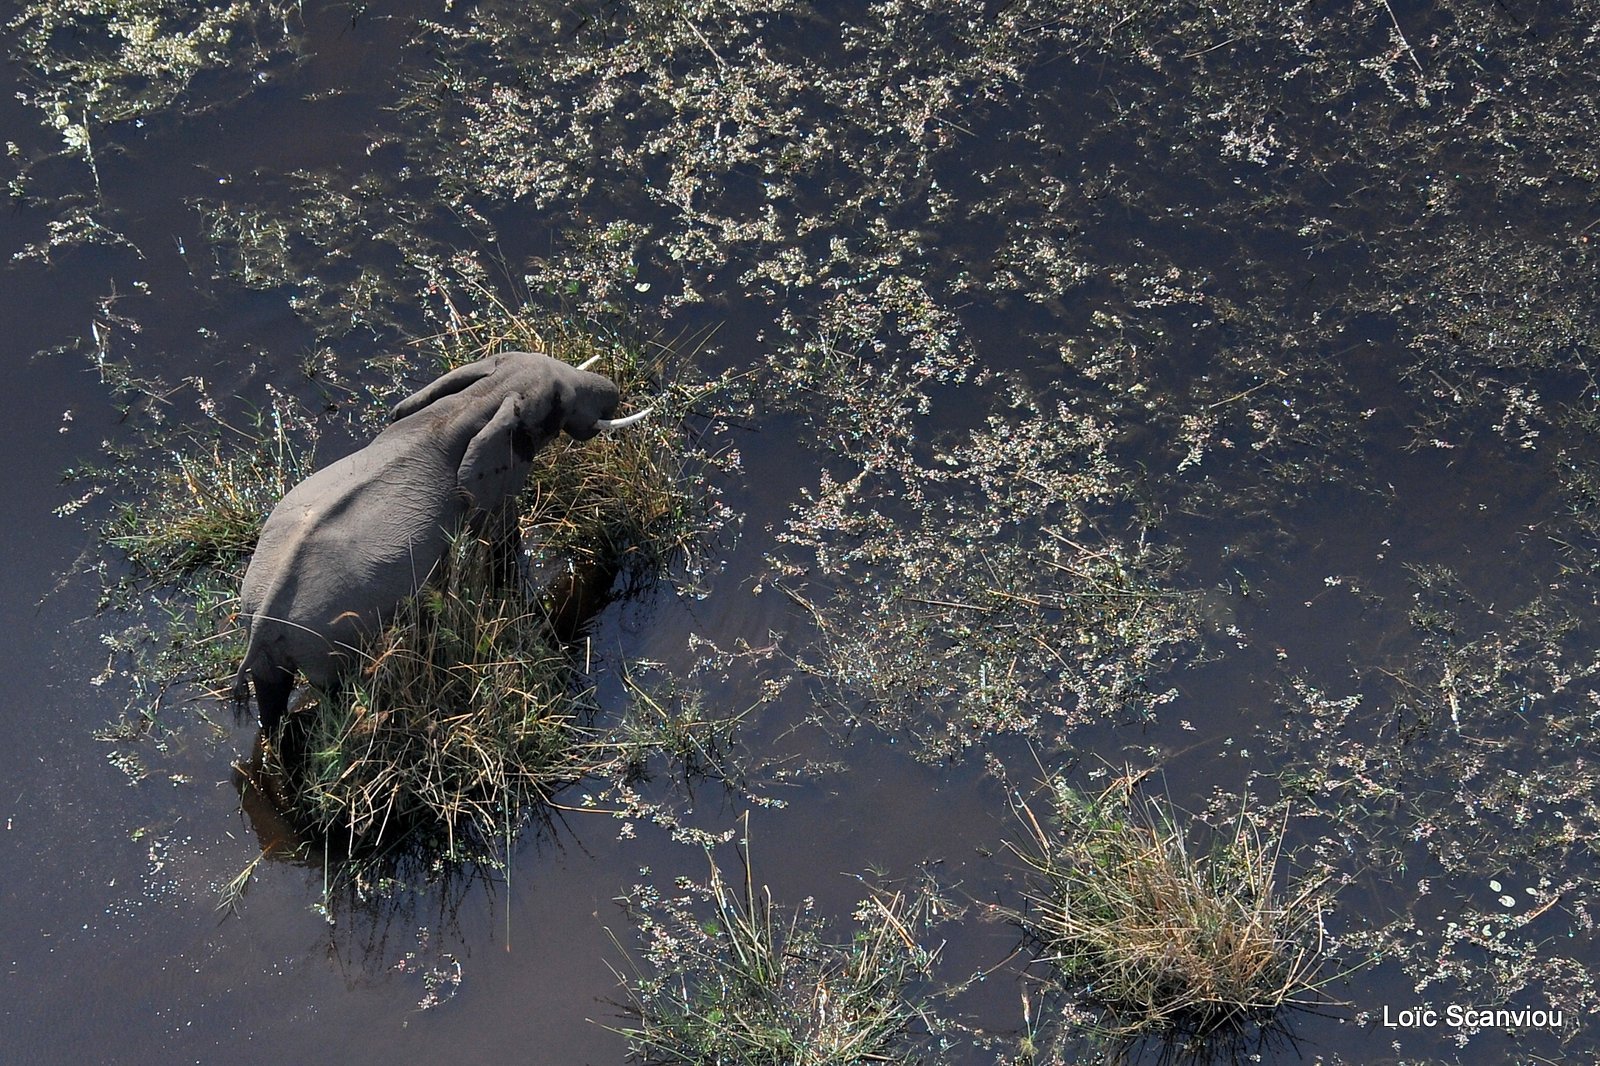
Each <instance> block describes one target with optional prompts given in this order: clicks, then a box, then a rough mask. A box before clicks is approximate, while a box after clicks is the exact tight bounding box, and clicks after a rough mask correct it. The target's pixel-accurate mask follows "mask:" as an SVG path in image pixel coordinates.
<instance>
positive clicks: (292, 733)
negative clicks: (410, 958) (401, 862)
mask: <svg viewBox="0 0 1600 1066" xmlns="http://www.w3.org/2000/svg"><path fill="white" fill-rule="evenodd" d="M488 557H489V552H488V550H487V548H486V546H485V545H484V544H483V543H482V542H481V541H478V540H475V539H473V538H470V537H462V538H459V539H458V541H457V542H456V544H455V545H454V547H453V549H452V550H451V552H450V553H449V554H448V555H447V557H446V559H445V561H444V564H443V567H442V569H443V572H442V574H440V575H438V576H437V577H436V579H435V581H434V582H432V583H430V585H429V586H428V587H427V588H425V589H424V590H423V591H422V592H420V593H419V594H418V595H417V596H415V597H412V598H410V599H408V600H406V601H405V602H404V603H403V604H402V605H401V608H400V610H399V611H398V612H397V613H396V615H395V616H394V617H393V619H391V620H390V622H389V624H388V626H387V627H386V628H385V629H384V630H383V632H382V633H381V634H379V635H378V637H377V639H376V640H374V641H372V642H371V643H369V645H368V646H367V648H366V649H365V651H364V656H363V663H362V666H361V668H360V670H359V672H356V673H355V676H354V677H353V678H352V679H351V680H350V682H349V683H347V684H346V685H344V686H342V687H341V688H340V689H338V690H337V691H335V692H332V693H322V694H319V695H320V698H319V699H318V700H317V701H316V705H315V707H308V708H303V709H302V711H301V712H300V713H298V714H297V715H295V716H294V717H293V718H292V719H291V721H290V722H289V723H288V724H287V725H286V727H285V728H286V733H285V736H284V742H283V743H282V744H280V745H279V746H277V747H275V748H272V749H271V750H270V751H269V754H268V757H269V758H270V759H271V760H273V762H272V765H271V767H270V769H271V770H272V771H274V773H275V775H276V776H277V778H278V780H279V781H280V782H281V785H280V787H282V788H283V791H284V795H283V797H282V798H283V799H284V801H285V802H286V805H287V806H288V808H289V813H290V814H291V816H292V817H293V819H294V821H296V822H297V823H298V824H299V825H300V826H301V827H302V828H304V829H305V830H307V831H309V832H311V833H313V834H315V835H317V836H319V837H327V838H336V839H341V840H343V841H346V842H348V844H349V845H350V846H351V847H352V849H360V848H362V847H364V846H365V845H370V844H376V843H379V842H380V841H383V840H388V839H394V838H396V837H399V836H404V835H406V834H408V833H412V832H417V831H421V832H423V833H425V834H432V833H437V834H440V835H442V837H443V839H442V841H440V843H441V844H442V845H443V846H442V851H443V853H444V854H446V855H451V856H456V855H459V854H460V849H458V847H457V844H458V841H465V842H466V843H468V844H469V845H473V846H477V845H481V844H484V843H486V842H488V841H493V840H495V839H496V838H497V837H499V836H503V835H504V834H505V833H506V832H507V831H508V819H510V820H511V821H512V822H513V823H514V822H515V820H516V819H517V817H518V816H517V813H516V812H518V811H520V810H522V809H525V808H526V807H528V806H529V805H531V804H533V803H536V802H539V801H542V800H545V799H548V797H549V796H550V794H551V793H552V792H553V791H554V790H555V789H556V788H558V787H560V786H561V785H563V784H565V783H567V782H569V781H571V780H573V779H574V778H576V777H578V776H580V775H581V774H583V773H584V772H586V771H588V770H590V769H592V768H593V767H591V766H590V765H588V764H587V763H586V762H585V758H586V757H587V756H588V755H589V753H590V752H589V747H588V746H587V745H586V744H585V743H584V741H585V738H586V735H587V734H586V731H585V729H584V719H585V717H586V714H585V708H586V701H585V698H584V695H583V693H582V691H581V690H580V686H579V684H578V681H579V679H578V675H577V671H576V668H575V667H574V665H573V664H572V662H571V660H570V658H569V657H568V656H567V655H566V654H565V653H564V652H563V651H562V649H561V648H560V647H559V645H558V644H557V643H556V642H555V640H554V638H553V637H552V635H551V633H550V627H549V624H548V618H547V616H546V614H545V611H544V610H543V608H542V607H541V606H539V605H538V604H537V603H534V602H532V601H530V600H529V599H528V598H527V597H525V596H524V595H523V593H522V591H521V590H520V589H515V588H512V589H504V588H500V587H498V586H497V583H496V581H495V580H494V577H493V575H492V574H491V572H490V571H491V566H490V561H489V558H488Z"/></svg>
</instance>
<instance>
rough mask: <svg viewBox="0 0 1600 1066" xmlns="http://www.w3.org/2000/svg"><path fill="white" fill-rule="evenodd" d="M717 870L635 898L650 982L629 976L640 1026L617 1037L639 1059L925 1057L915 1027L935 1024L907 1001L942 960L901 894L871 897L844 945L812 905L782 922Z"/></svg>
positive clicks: (839, 1065) (801, 1064)
mask: <svg viewBox="0 0 1600 1066" xmlns="http://www.w3.org/2000/svg"><path fill="white" fill-rule="evenodd" d="M745 859H746V861H745V870H744V878H743V883H742V884H740V885H738V886H733V885H729V884H728V883H727V881H726V880H724V879H723V876H722V873H721V871H720V870H719V869H718V868H717V865H716V862H715V861H714V860H713V861H712V862H711V873H710V878H709V881H708V882H707V883H706V884H704V885H694V884H686V885H684V886H683V887H684V888H685V889H686V894H685V895H683V896H680V897H677V898H674V899H663V898H661V897H660V896H659V895H658V894H657V893H656V892H655V891H654V890H653V889H649V888H640V889H636V891H635V894H634V895H633V896H632V897H630V898H629V900H628V902H629V903H630V904H631V905H632V907H633V909H634V913H635V917H636V920H637V921H638V923H639V935H640V939H641V940H642V941H643V944H644V956H645V960H646V962H647V964H648V966H649V969H650V971H651V972H649V973H648V974H646V973H644V972H642V971H641V970H640V969H639V967H638V966H637V965H635V966H634V969H633V975H632V978H631V979H627V978H625V979H624V984H625V986H626V988H627V992H628V997H629V1002H628V1004H627V1007H628V1010H629V1012H630V1013H631V1014H632V1016H633V1017H634V1018H635V1019H636V1022H637V1024H635V1025H633V1026H630V1027H627V1028H620V1029H618V1030H617V1031H618V1032H620V1033H621V1034H623V1035H624V1036H626V1037H627V1038H628V1041H629V1046H630V1050H631V1052H632V1054H633V1055H634V1056H635V1057H636V1058H638V1059H640V1060H641V1061H644V1062H650V1063H673V1064H681V1066H713V1064H722V1063H739V1064H740V1066H864V1064H867V1063H913V1062H919V1061H923V1058H924V1056H923V1055H922V1054H921V1052H920V1051H919V1048H918V1047H917V1041H916V1039H915V1037H916V1033H915V1030H916V1029H917V1028H919V1027H923V1028H925V1027H927V1025H928V1023H929V1019H928V1018H927V1016H926V1015H925V1014H924V1012H923V1009H922V1007H921V1005H920V1004H919V1003H918V1002H917V1001H916V1000H914V999H913V998H912V995H911V992H912V986H913V985H914V983H915V982H917V981H919V980H921V979H923V978H925V977H926V976H927V974H928V971H929V969H930V968H931V965H932V962H933V959H934V955H935V953H933V952H929V951H927V950H925V949H923V948H922V947H921V946H920V945H918V943H917V942H916V940H915V938H914V937H913V936H912V934H911V927H912V926H913V924H914V918H913V914H912V911H913V910H914V908H913V907H912V906H911V905H910V904H908V903H907V901H906V899H905V897H904V896H902V895H899V894H892V895H887V896H885V895H873V896H871V897H870V898H868V899H867V900H865V901H864V902H863V903H862V904H861V906H860V907H859V908H858V909H857V910H856V912H855V914H854V916H853V920H854V923H855V927H854V930H853V932H852V933H851V935H850V936H849V937H848V938H847V939H845V940H843V941H842V942H841V941H840V940H838V939H836V938H835V937H833V936H831V935H830V933H829V929H828V926H827V924H826V923H825V922H824V921H823V920H822V919H821V918H819V917H817V916H816V915H813V914H812V913H811V912H810V910H809V907H807V908H803V909H800V910H797V911H794V912H793V913H791V914H790V915H788V916H787V917H784V916H783V915H782V914H781V913H780V911H779V909H778V908H777V907H776V906H775V905H774V904H773V902H772V896H771V893H770V891H769V890H768V889H766V888H765V887H762V888H760V889H757V888H756V885H755V882H754V880H753V878H752V876H751V872H750V867H749V862H748V857H747V856H745Z"/></svg>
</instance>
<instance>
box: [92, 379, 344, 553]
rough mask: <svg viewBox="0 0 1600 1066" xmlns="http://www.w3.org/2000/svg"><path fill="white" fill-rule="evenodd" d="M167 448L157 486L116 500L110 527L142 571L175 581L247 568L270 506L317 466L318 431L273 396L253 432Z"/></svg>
mask: <svg viewBox="0 0 1600 1066" xmlns="http://www.w3.org/2000/svg"><path fill="white" fill-rule="evenodd" d="M219 428H223V429H230V435H231V437H232V439H231V440H224V439H223V438H220V437H219V438H216V439H212V440H209V441H204V442H195V443H194V444H192V445H191V446H189V447H188V448H174V449H171V450H170V451H169V452H168V455H169V457H170V460H171V462H170V464H169V465H167V466H165V467H163V468H161V469H158V470H156V471H155V472H154V475H153V480H152V485H151V488H150V490H149V491H148V492H146V493H145V494H144V495H142V496H141V497H139V498H138V499H136V500H130V501H127V502H124V503H122V504H120V505H118V506H117V508H116V509H115V511H113V512H112V515H111V518H110V519H109V521H108V522H107V524H106V527H105V530H104V536H105V540H106V542H107V543H108V544H110V545H112V546H113V547H115V548H119V549H121V550H122V551H123V552H124V553H125V554H126V555H127V556H128V559H129V561H130V562H132V563H133V564H134V566H135V567H137V568H138V570H139V571H140V572H142V573H143V574H145V575H146V576H148V577H150V578H152V579H153V580H156V581H159V582H176V581H178V580H180V579H183V578H186V577H188V576H189V575H191V574H194V573H195V572H196V571H201V570H207V569H209V570H213V571H220V572H231V571H234V570H237V569H242V567H243V565H244V562H245V560H247V559H248V558H249V556H250V553H251V551H253V550H254V549H255V545H256V538H257V537H258V536H259V535H260V533H261V525H262V523H263V522H265V521H266V517H267V513H268V512H269V511H271V510H272V508H273V506H274V505H275V504H276V503H277V502H278V500H279V499H281V498H282V497H283V494H284V493H285V492H287V491H289V489H290V488H291V487H292V486H294V485H295V483H297V482H299V481H300V480H302V479H303V478H305V477H306V476H307V475H308V474H310V473H311V468H312V467H311V450H312V445H313V444H314V443H315V437H314V435H308V433H307V430H308V427H307V426H305V425H303V424H301V420H300V419H298V418H296V417H295V415H294V412H293V409H292V407H291V406H290V405H289V402H288V401H287V400H285V399H284V398H283V397H281V396H277V395H275V396H274V397H273V402H272V404H271V406H270V407H269V408H268V409H267V410H266V411H264V412H261V413H260V414H259V415H258V416H257V418H256V420H255V426H254V428H253V430H252V431H250V432H231V427H224V426H222V425H221V423H220V422H219Z"/></svg>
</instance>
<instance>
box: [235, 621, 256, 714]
mask: <svg viewBox="0 0 1600 1066" xmlns="http://www.w3.org/2000/svg"><path fill="white" fill-rule="evenodd" d="M255 653H256V645H255V641H254V640H251V641H250V643H249V644H248V645H247V646H246V647H245V651H244V656H243V657H242V658H241V659H240V660H239V672H238V673H236V674H234V675H233V717H234V720H235V721H238V720H240V719H242V718H243V717H244V716H245V712H246V711H248V710H249V709H250V661H251V660H252V659H253V658H254V657H255Z"/></svg>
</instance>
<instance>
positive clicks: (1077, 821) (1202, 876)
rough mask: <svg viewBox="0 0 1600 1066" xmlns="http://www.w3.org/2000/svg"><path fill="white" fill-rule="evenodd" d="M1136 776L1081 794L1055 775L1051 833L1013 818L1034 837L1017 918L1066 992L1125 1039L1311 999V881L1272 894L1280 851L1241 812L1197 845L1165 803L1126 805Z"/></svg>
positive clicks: (1201, 1031) (1262, 1016) (1202, 1034)
mask: <svg viewBox="0 0 1600 1066" xmlns="http://www.w3.org/2000/svg"><path fill="white" fill-rule="evenodd" d="M1137 781H1138V779H1137V778H1136V777H1134V776H1132V775H1130V776H1125V777H1122V778H1120V779H1119V780H1118V781H1116V782H1115V783H1113V784H1112V785H1111V786H1110V787H1108V788H1107V789H1105V790H1104V791H1103V792H1101V793H1100V794H1099V795H1089V794H1086V793H1083V792H1080V791H1079V790H1077V789H1076V788H1074V787H1072V786H1071V785H1069V784H1068V783H1067V782H1066V781H1065V780H1064V779H1062V778H1061V777H1055V778H1053V779H1052V780H1051V781H1050V782H1049V789H1050V800H1051V804H1052V807H1053V814H1054V815H1055V818H1054V822H1053V825H1052V826H1051V828H1046V826H1045V825H1044V824H1043V823H1041V822H1040V820H1039V819H1038V818H1036V817H1035V816H1034V814H1033V812H1032V811H1031V810H1030V809H1029V808H1028V807H1027V806H1026V805H1023V806H1022V807H1021V808H1020V810H1019V813H1020V814H1021V816H1022V818H1023V821H1024V823H1025V825H1026V826H1027V827H1028V830H1029V834H1030V836H1031V840H1029V841H1028V843H1027V845H1026V846H1024V847H1023V848H1019V849H1018V850H1019V853H1020V854H1021V856H1022V858H1023V859H1024V860H1025V861H1026V862H1027V864H1028V866H1029V867H1030V868H1031V870H1032V872H1033V874H1034V875H1036V877H1035V885H1034V888H1033V891H1032V893H1031V896H1030V901H1031V903H1032V905H1033V906H1032V909H1031V911H1030V912H1028V913H1026V914H1018V915H1016V916H1015V917H1016V918H1017V920H1018V921H1019V923H1020V924H1021V925H1022V926H1023V928H1024V929H1025V930H1026V931H1027V932H1029V933H1030V934H1032V935H1033V936H1034V937H1036V938H1037V939H1038V941H1039V942H1040V943H1041V944H1042V945H1043V947H1044V951H1045V955H1044V959H1045V961H1047V962H1049V963H1050V964H1051V965H1052V967H1053V969H1054V971H1055V974H1056V976H1057V977H1058V979H1059V983H1060V985H1061V987H1062V988H1063V989H1064V990H1065V991H1067V992H1069V993H1072V994H1075V995H1077V996H1079V998H1081V999H1083V1000H1085V1001H1087V1002H1089V1003H1092V1004H1094V1005H1096V1006H1098V1007H1100V1008H1102V1010H1103V1012H1104V1019H1105V1021H1106V1023H1107V1024H1106V1025H1105V1028H1104V1032H1105V1035H1108V1036H1110V1037H1112V1038H1113V1039H1124V1040H1134V1039H1140V1038H1143V1037H1147V1036H1155V1035H1163V1036H1168V1037H1170V1036H1173V1035H1186V1036H1191V1037H1193V1038H1195V1039H1199V1040H1203V1039H1205V1038H1207V1037H1209V1036H1212V1035H1221V1034H1223V1033H1225V1032H1239V1031H1242V1030H1244V1029H1246V1028H1247V1027H1248V1026H1250V1025H1252V1024H1261V1023H1264V1022H1265V1021H1267V1019H1268V1018H1269V1016H1270V1015H1271V1014H1272V1013H1273V1012H1274V1011H1276V1010H1278V1008H1280V1007H1283V1006H1285V1005H1292V1004H1308V1003H1310V1002H1313V1000H1314V996H1313V994H1314V993H1315V991H1316V989H1317V987H1318V984H1319V979H1318V970H1319V968H1320V964H1321V948H1322V942H1323V927H1322V907H1321V904H1320V901H1319V897H1318V895H1317V890H1318V888H1320V883H1312V884H1309V885H1306V886H1302V887H1301V888H1300V889H1299V890H1298V891H1296V892H1295V893H1294V894H1293V895H1292V896H1286V895H1284V894H1283V893H1282V892H1280V890H1279V886H1278V885H1277V883H1276V873H1275V871H1276V867H1277V864H1278V858H1279V848H1280V846H1281V845H1280V842H1279V841H1272V840H1267V839H1264V838H1263V836H1262V834H1261V832H1260V831H1259V830H1258V829H1257V828H1256V827H1255V826H1254V824H1253V823H1252V822H1251V821H1250V820H1249V819H1248V818H1247V817H1246V815H1245V813H1244V812H1242V811H1241V813H1240V815H1239V816H1238V817H1237V818H1236V819H1235V820H1234V822H1233V824H1232V826H1231V827H1230V828H1229V829H1228V830H1227V831H1226V832H1219V833H1217V834H1216V835H1215V837H1214V839H1213V840H1212V841H1211V843H1210V846H1209V847H1208V848H1206V849H1204V850H1201V849H1197V848H1196V847H1195V846H1194V845H1193V844H1192V843H1191V842H1190V840H1189V837H1188V835H1187V834H1186V832H1185V830H1184V828H1183V827H1181V826H1180V824H1179V822H1178V819H1177V817H1176V815H1175V814H1174V812H1173V811H1172V809H1171V807H1170V805H1168V804H1166V803H1163V802H1160V801H1157V800H1155V799H1150V800H1147V801H1145V802H1142V803H1139V802H1135V801H1134V800H1133V789H1134V787H1135V786H1136V784H1137Z"/></svg>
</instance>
